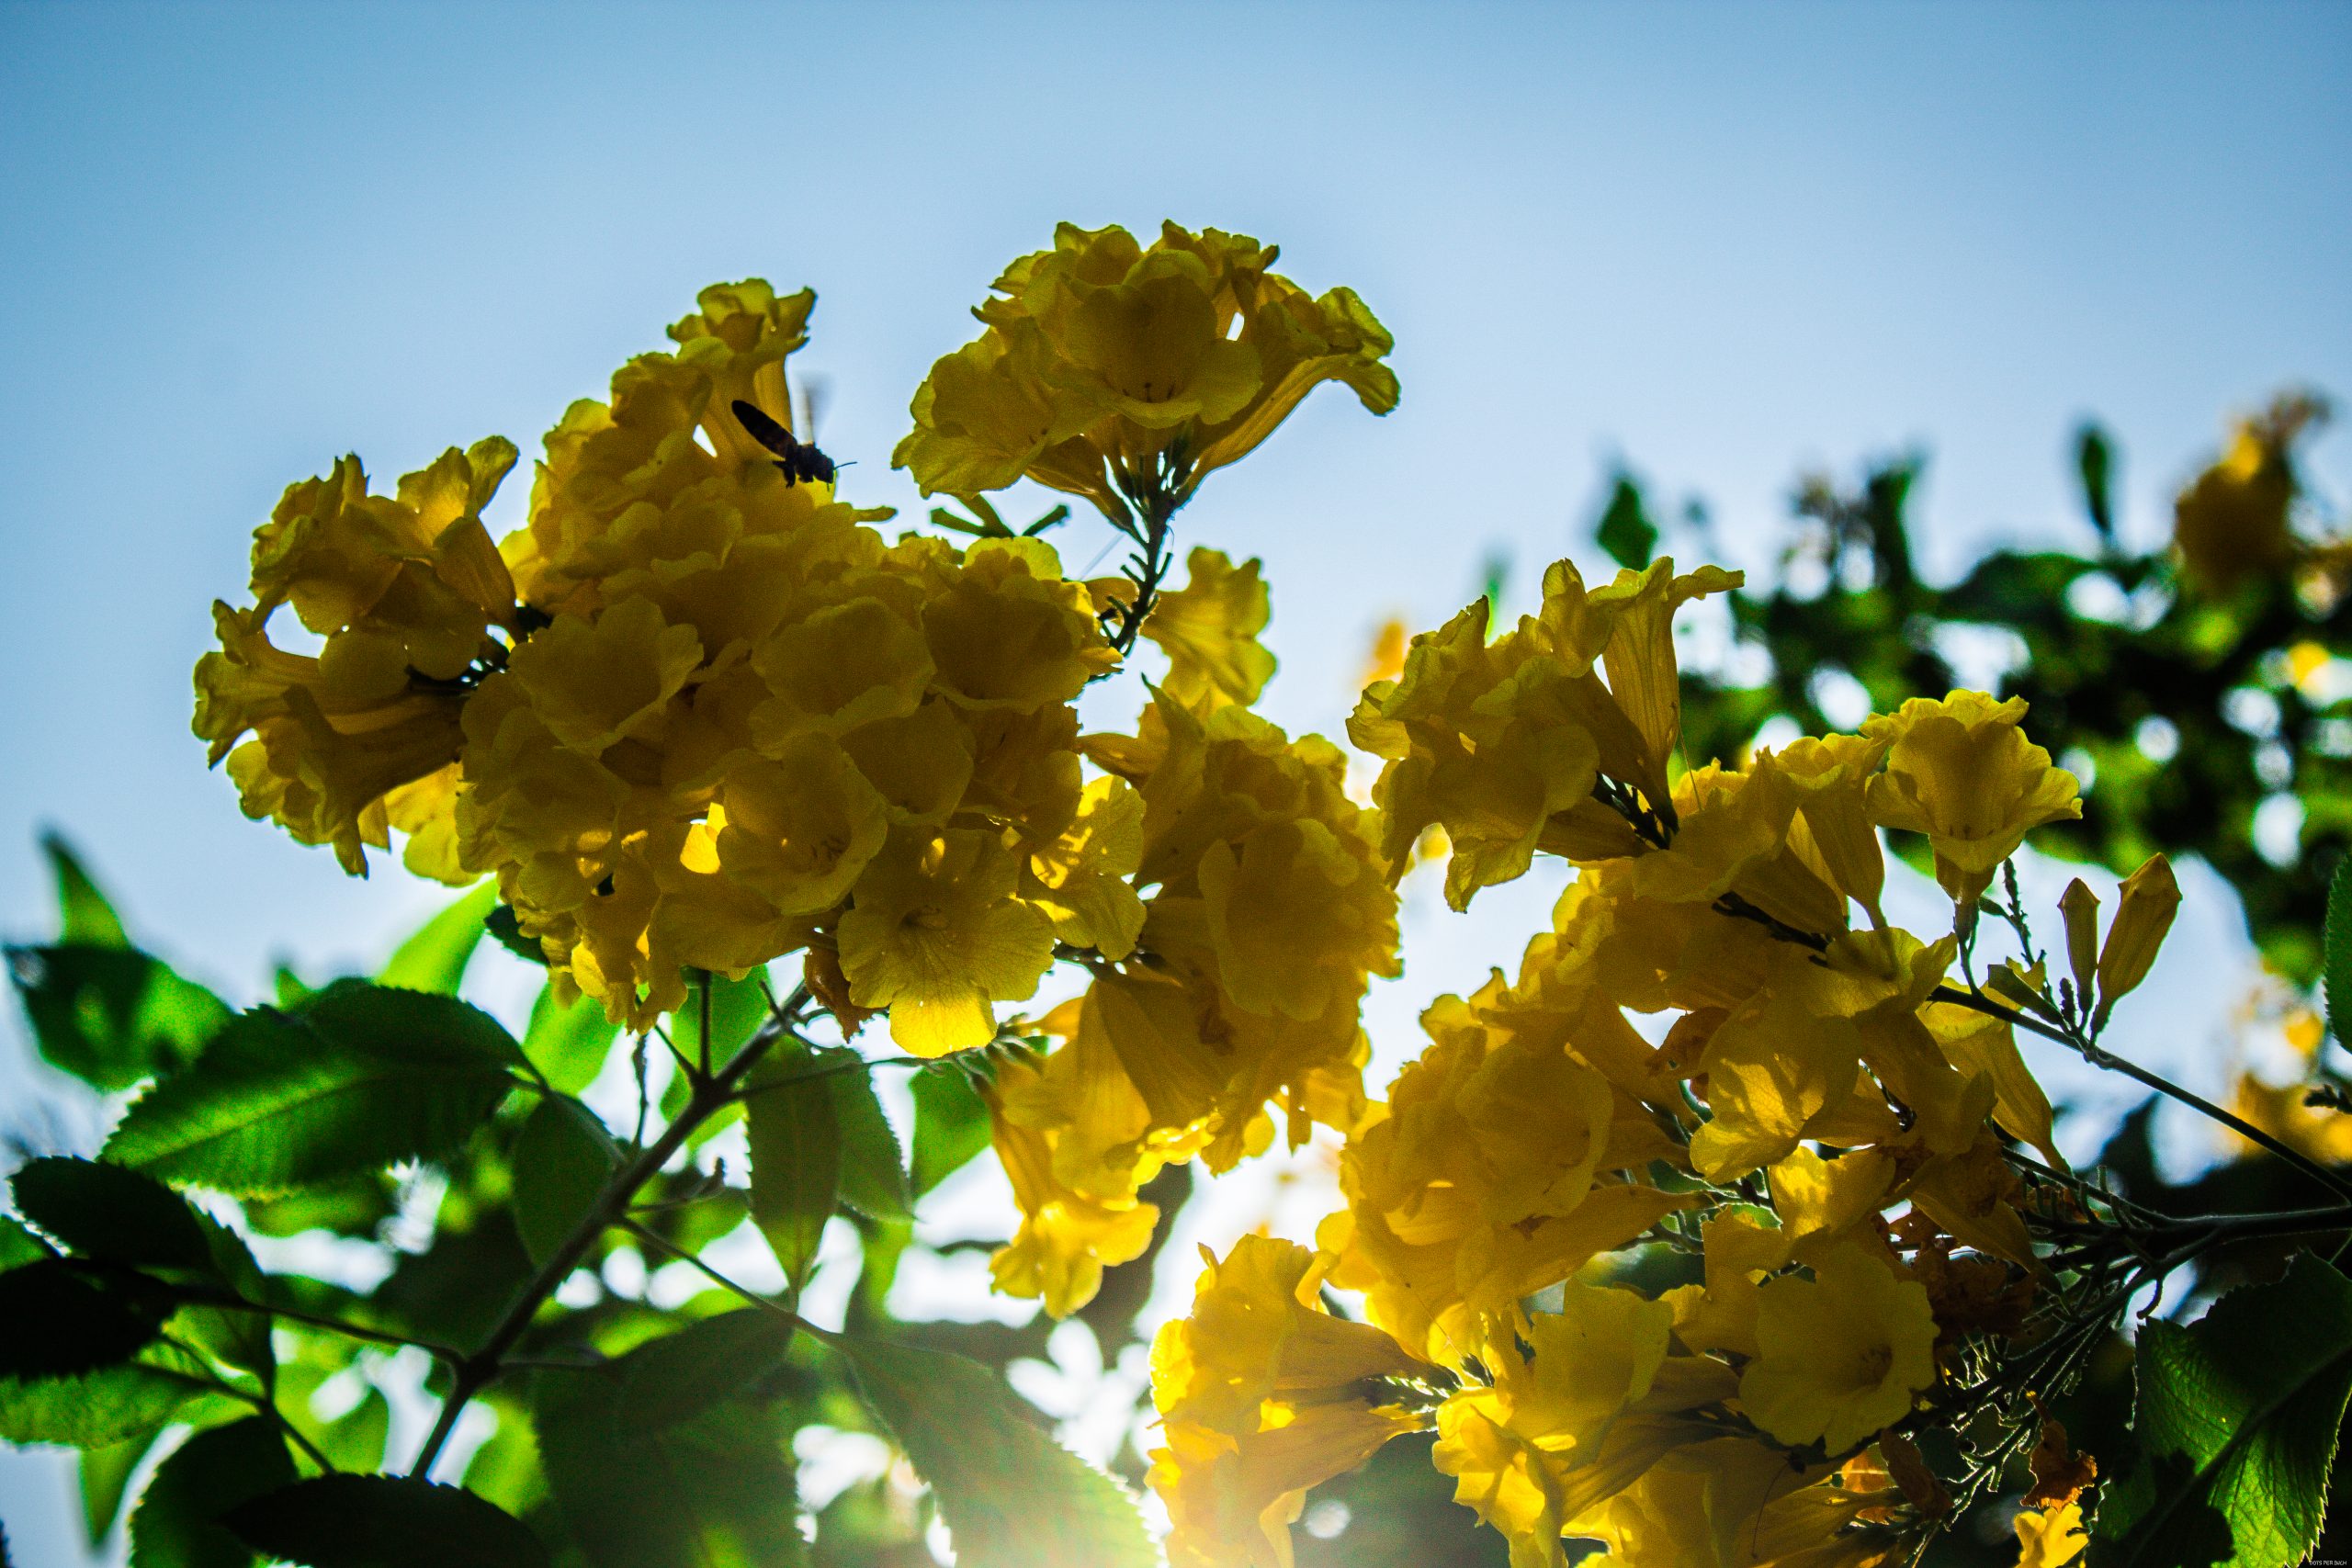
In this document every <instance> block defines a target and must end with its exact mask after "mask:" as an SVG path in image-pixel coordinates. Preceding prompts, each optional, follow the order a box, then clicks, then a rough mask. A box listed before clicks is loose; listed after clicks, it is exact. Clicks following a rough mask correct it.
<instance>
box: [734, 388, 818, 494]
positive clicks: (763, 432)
mask: <svg viewBox="0 0 2352 1568" xmlns="http://www.w3.org/2000/svg"><path fill="white" fill-rule="evenodd" d="M735 417H736V418H737V419H740V420H741V421H742V422H743V428H744V429H745V430H747V431H749V432H751V435H752V440H754V441H756V442H758V443H759V444H760V445H761V446H764V447H766V448H767V449H768V450H769V451H771V452H773V453H775V466H776V467H777V468H779V469H780V470H782V471H783V474H784V482H785V483H786V484H788V485H797V484H831V483H832V482H833V466H834V465H833V460H832V459H831V457H826V456H825V455H824V454H823V453H822V452H820V451H818V450H817V447H816V444H815V443H814V442H809V441H802V440H800V439H798V438H797V437H796V436H795V435H794V434H792V432H790V431H789V430H786V429H785V427H784V426H782V425H781V424H778V423H776V422H775V420H773V419H770V418H769V417H768V416H767V415H766V414H765V413H763V412H761V411H760V410H759V409H758V408H757V407H756V406H755V405H753V404H751V403H747V402H745V401H744V400H742V399H741V398H738V399H736V400H735Z"/></svg>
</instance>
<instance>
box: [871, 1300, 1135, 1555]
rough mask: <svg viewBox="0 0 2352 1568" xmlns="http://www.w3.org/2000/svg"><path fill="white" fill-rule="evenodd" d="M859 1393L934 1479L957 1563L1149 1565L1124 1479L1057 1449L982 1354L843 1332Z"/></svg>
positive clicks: (910, 1456) (922, 1471)
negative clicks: (959, 1353) (1120, 1480)
mask: <svg viewBox="0 0 2352 1568" xmlns="http://www.w3.org/2000/svg"><path fill="white" fill-rule="evenodd" d="M831 1344H832V1345H833V1346H834V1348H837V1349H839V1350H840V1351H841V1352H842V1354H843V1355H844V1356H846V1357H848V1358H849V1360H850V1363H851V1365H852V1366H854V1367H855V1368H856V1369H857V1381H858V1383H859V1385H860V1386H861V1387H862V1388H864V1390H865V1396H866V1402H867V1403H868V1404H870V1405H872V1406H873V1409H874V1413H875V1414H876V1416H880V1417H881V1418H882V1421H883V1424H884V1425H886V1426H888V1427H889V1428H890V1431H891V1433H892V1434H893V1435H894V1436H895V1437H897V1438H898V1439H899V1447H900V1448H902V1449H904V1450H906V1453H907V1458H908V1459H909V1460H910V1461H912V1462H913V1464H914V1467H915V1471H916V1472H917V1473H918V1474H920V1475H921V1476H922V1478H923V1479H924V1480H925V1481H928V1482H929V1483H931V1489H932V1495H933V1497H934V1498H935V1499H936V1500H937V1502H938V1505H939V1512H940V1517H942V1518H943V1519H944V1520H945V1521H946V1524H947V1529H948V1532H949V1534H950V1535H951V1536H952V1537H953V1538H954V1542H955V1547H956V1565H957V1568H1034V1565H1035V1564H1038V1563H1047V1562H1052V1563H1060V1562H1071V1563H1085V1564H1087V1568H1130V1565H1131V1568H1150V1565H1152V1564H1155V1563H1157V1562H1159V1552H1158V1551H1157V1550H1156V1549H1155V1548H1154V1547H1153V1545H1152V1543H1151V1538H1150V1536H1149V1535H1148V1534H1147V1533H1145V1530H1144V1526H1143V1518H1142V1517H1141V1516H1140V1515H1139V1514H1137V1513H1136V1504H1135V1499H1134V1498H1133V1497H1131V1496H1130V1495H1128V1494H1127V1490H1126V1488H1125V1487H1124V1486H1122V1485H1120V1484H1119V1483H1118V1482H1116V1481H1114V1480H1113V1479H1112V1478H1111V1477H1110V1476H1108V1475H1105V1474H1103V1472H1101V1471H1099V1470H1097V1469H1095V1468H1094V1467H1093V1466H1092V1465H1091V1464H1088V1463H1087V1462H1086V1461H1084V1460H1082V1459H1080V1458H1079V1457H1078V1456H1077V1455H1076V1454H1074V1453H1071V1452H1070V1451H1069V1450H1068V1449H1065V1448H1063V1447H1062V1446H1061V1445H1060V1444H1059V1443H1057V1442H1056V1441H1054V1439H1053V1438H1050V1437H1048V1436H1047V1435H1046V1433H1045V1432H1044V1431H1042V1430H1041V1429H1040V1428H1039V1427H1038V1425H1037V1418H1036V1414H1035V1411H1034V1410H1032V1409H1031V1407H1030V1406H1029V1404H1027V1402H1025V1401H1024V1400H1023V1399H1022V1398H1021V1397H1020V1396H1019V1395H1018V1394H1015V1393H1013V1392H1012V1390H1011V1389H1009V1388H1007V1387H1006V1386H1005V1385H1004V1384H1003V1383H1002V1382H1000V1381H999V1380H998V1379H997V1377H996V1375H995V1374H994V1373H993V1372H991V1371H989V1370H988V1369H987V1368H986V1367H983V1366H982V1365H980V1364H979V1363H978V1361H974V1360H968V1359H966V1358H964V1357H962V1356H954V1355H949V1354H947V1353H946V1352H944V1351H939V1350H920V1349H916V1348H913V1347H911V1346H908V1345H899V1344H891V1343H889V1342H888V1341H885V1340H879V1339H866V1338H860V1337H852V1336H847V1335H843V1336H841V1337H837V1338H834V1339H833V1340H831Z"/></svg>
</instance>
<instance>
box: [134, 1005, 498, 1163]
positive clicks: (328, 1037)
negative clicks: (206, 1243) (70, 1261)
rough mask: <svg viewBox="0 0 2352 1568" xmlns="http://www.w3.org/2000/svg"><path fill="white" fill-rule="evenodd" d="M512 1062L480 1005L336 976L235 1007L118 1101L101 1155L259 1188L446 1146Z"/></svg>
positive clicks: (491, 1099) (464, 1130)
mask: <svg viewBox="0 0 2352 1568" xmlns="http://www.w3.org/2000/svg"><path fill="white" fill-rule="evenodd" d="M519 1059H520V1052H519V1049H518V1048H517V1047H516V1046H515V1042H514V1040H513V1039H512V1038H511V1037H510V1036H509V1035H508V1034H507V1033H506V1032H505V1031H504V1030H503V1029H500V1028H499V1027H498V1025H497V1023H496V1022H495V1021H493V1020H492V1019H491V1018H490V1017H489V1016H488V1015H487V1014H485V1013H483V1012H481V1010H479V1009H476V1008H470V1007H468V1006H466V1005H465V1004H464V1003H462V1002H458V1001H454V1000H451V999H450V998H447V997H433V996H427V995H425V994H424V993H422V992H417V991H393V990H385V989H381V988H379V987H371V986H367V985H365V984H362V983H360V982H356V981H345V982H340V983H338V984H336V985H334V986H332V987H328V988H327V989H326V990H324V991H322V992H320V993H319V994H318V995H317V996H316V997H314V998H311V1001H310V1003H309V1004H308V1005H307V1006H306V1007H305V1008H304V1010H302V1012H301V1013H300V1015H295V1014H289V1013H283V1012H279V1011H277V1010H275V1009H271V1008H256V1009H254V1010H253V1011H251V1012H249V1013H245V1014H243V1016H241V1017H239V1018H238V1019H237V1020H235V1021H233V1022H232V1024H231V1025H230V1026H229V1027H228V1028H226V1029H224V1030H223V1031H221V1032H220V1034H219V1035H218V1036H217V1037H216V1038H215V1039H214V1041H213V1042H212V1043H211V1045H210V1046H209V1047H208V1048H207V1049H206V1051H205V1053H204V1055H203V1058H202V1059H201V1060H200V1061H198V1063H197V1065H196V1066H193V1067H190V1068H189V1069H187V1071H186V1072H184V1073H181V1074H179V1075H177V1076H175V1077H171V1078H168V1079H165V1080H164V1082H162V1083H159V1084H157V1085H156V1086H155V1087H154V1088H153V1089H150V1090H148V1092H147V1093H146V1094H145V1095H144V1096H142V1097H141V1099H140V1100H138V1101H137V1102H136V1103H134V1104H133V1105H132V1106H131V1107H130V1111H128V1112H127V1113H125V1115H124V1116H123V1119H122V1122H121V1123H120V1125H119V1126H118V1127H117V1128H116V1129H115V1133H114V1136H113V1137H112V1138H110V1139H108V1140H107V1147H106V1156H107V1158H108V1159H111V1160H114V1161H116V1162H117V1163H119V1164H122V1165H127V1166H130V1167H132V1168H136V1169H140V1170H144V1171H148V1172H150V1173H152V1174H153V1175H155V1176H159V1177H163V1178H164V1179H170V1180H175V1181H192V1182H198V1183H201V1184H203V1185H205V1186H208V1187H214V1188H218V1189H220V1190H222V1191H225V1192H232V1193H237V1194H240V1195H244V1194H254V1195H258V1196H269V1195H271V1194H275V1193H278V1192H283V1191H286V1190H289V1189H292V1188H296V1187H300V1186H304V1185H307V1184H309V1183H311V1182H316V1181H324V1180H332V1179H335V1178H338V1177H345V1176H351V1175H355V1174H356V1173H358V1172H360V1171H364V1170H368V1169H370V1168H376V1167H379V1166H385V1165H389V1164H391V1163H392V1162H393V1161H395V1160H401V1159H411V1158H416V1157H419V1156H427V1155H433V1154H437V1153H440V1152H441V1151H443V1150H446V1149H448V1148H451V1147H453V1146H455V1145H458V1144H459V1143H461V1142H463V1141H464V1139H465V1138H466V1136H467V1134H469V1133H470V1132H472V1130H473V1129H474V1127H475V1126H477V1125H478V1124H479V1123H480V1122H481V1121H482V1120H483V1118H485V1117H487V1116H488V1115H489V1114H490V1113H491V1111H493V1110H494V1109H496V1107H497V1106H498V1103H499V1102H500V1101H501V1100H503V1099H505V1097H506V1094H507V1091H508V1090H509V1089H511V1088H512V1087H513V1079H512V1078H511V1077H510V1076H509V1064H510V1063H514V1062H518V1061H519Z"/></svg>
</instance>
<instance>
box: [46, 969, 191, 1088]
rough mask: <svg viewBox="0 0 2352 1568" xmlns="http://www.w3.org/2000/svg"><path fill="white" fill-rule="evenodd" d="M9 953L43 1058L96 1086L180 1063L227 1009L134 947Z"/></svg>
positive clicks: (126, 1081)
mask: <svg viewBox="0 0 2352 1568" xmlns="http://www.w3.org/2000/svg"><path fill="white" fill-rule="evenodd" d="M7 956H8V967H9V974H10V976H11V977H12V978H13V979H14V980H15V982H16V987H17V995H18V996H19V997H20V998H22V999H23V1001H24V1004H25V1017H26V1021H28V1023H30V1024H31V1025H32V1031H33V1041H34V1043H35V1044H36V1045H37V1046H38V1047H39V1048H40V1054H41V1056H42V1058H43V1059H44V1060H45V1061H47V1062H48V1063H49V1064H50V1065H51V1066H54V1067H58V1068H60V1069H62V1071H65V1072H69V1073H71V1074H73V1075H74V1077H78V1078H80V1079H81V1080H82V1081H83V1082H85V1083H86V1084H89V1085H90V1086H91V1087H92V1088H94V1089H106V1090H109V1091H111V1090H114V1089H129V1088H130V1086H131V1085H133V1084H135V1083H137V1082H139V1081H140V1079H141V1078H145V1077H153V1076H154V1075H155V1074H157V1073H164V1072H171V1071H174V1070H175V1069H176V1068H179V1067H181V1066H186V1065H187V1063H189V1062H192V1061H194V1060H195V1059H196V1056H197V1054H198V1052H199V1051H201V1050H202V1049H203V1048H204V1043H205V1042H206V1041H208V1040H209V1039H211V1038H212V1036H213V1035H214V1033H216V1032H218V1031H219V1030H220V1028H221V1027H222V1026H223V1025H224V1024H226V1023H227V1022H228V1021H229V1019H230V1016H231V1015H230V1011H229V1008H228V1005H227V1004H226V1003H224V1002H222V1001H221V1000H220V998H218V997H216V996H214V995H213V994H212V993H211V992H210V991H208V990H206V989H205V988H204V987H201V986H198V985H197V984H195V983H194V982H193V981H189V980H185V979H182V978H181V977H180V976H178V975H176V974H175V973H173V972H172V970H171V968H170V967H169V966H168V965H166V964H163V963H162V962H160V961H159V960H157V959H155V958H153V957H150V956H149V955H148V954H146V953H140V952H138V951H136V950H135V949H131V948H127V947H101V946H95V945H82V946H71V945H60V946H56V947H12V948H10V949H8V950H7Z"/></svg>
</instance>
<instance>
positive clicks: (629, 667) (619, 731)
mask: <svg viewBox="0 0 2352 1568" xmlns="http://www.w3.org/2000/svg"><path fill="white" fill-rule="evenodd" d="M701 662H702V644H701V642H700V641H699V640H698V639H697V638H696V637H695V629H694V627H692V626H668V625H665V624H664V623H663V621H662V612H661V611H660V610H658V609H656V608H655V607H654V606H653V604H651V603H650V601H647V600H643V599H631V600H628V601H627V602H625V603H623V604H616V605H614V606H612V607H611V608H610V609H608V610H606V611H605V612H604V613H603V614H602V615H599V616H597V617H596V618H595V619H594V621H591V620H590V619H588V618H587V617H586V616H584V615H558V616H557V617H556V618H555V621H554V623H553V624H552V625H550V626H547V627H545V628H544V629H542V630H541V631H539V632H538V633H537V634H536V635H534V636H532V637H529V638H527V639H526V640H525V641H524V643H523V645H522V646H521V647H520V648H518V649H515V654H514V657H513V658H512V659H511V660H508V661H507V673H508V674H509V675H510V676H511V677H512V678H513V679H514V681H515V684H517V685H518V686H520V687H521V688H522V690H523V692H524V694H526V696H528V697H529V698H530V701H531V706H532V709H533V710H534V711H535V712H537V715H538V716H539V719H540V721H541V722H542V723H544V724H545V725H546V726H547V727H548V733H549V734H551V735H553V736H554V737H555V738H556V739H558V740H560V741H561V742H562V743H563V744H564V745H566V746H569V747H570V748H571V749H572V750H575V751H581V752H584V753H586V754H588V755H590V756H594V755H596V754H597V753H599V752H601V751H603V750H605V748H606V747H608V746H610V745H612V744H613V742H615V741H616V740H619V739H622V738H623V737H625V736H628V735H630V734H633V733H637V732H639V731H642V730H644V729H646V728H650V727H651V726H653V725H655V724H657V723H659V722H660V720H661V718H662V713H663V711H664V709H665V708H666V707H667V706H668V705H669V701H670V699H671V698H672V697H673V696H676V695H677V694H678V693H679V692H680V691H682V690H684V687H685V684H686V680H687V677H689V676H690V675H692V674H693V673H694V671H695V667H696V666H698V665H699V664H700V663H701Z"/></svg>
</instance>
